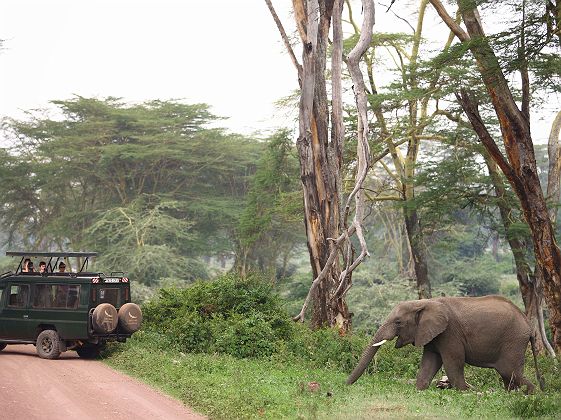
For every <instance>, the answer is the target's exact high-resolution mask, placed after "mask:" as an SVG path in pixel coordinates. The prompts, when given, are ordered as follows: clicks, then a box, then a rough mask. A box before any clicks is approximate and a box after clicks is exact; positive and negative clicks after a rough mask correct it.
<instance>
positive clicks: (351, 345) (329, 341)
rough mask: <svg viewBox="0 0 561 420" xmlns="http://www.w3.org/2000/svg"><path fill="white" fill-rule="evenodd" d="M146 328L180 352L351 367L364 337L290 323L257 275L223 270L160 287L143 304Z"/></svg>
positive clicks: (145, 331) (146, 331)
mask: <svg viewBox="0 0 561 420" xmlns="http://www.w3.org/2000/svg"><path fill="white" fill-rule="evenodd" d="M143 311H144V319H145V323H144V333H145V334H146V335H147V336H154V334H156V335H162V336H165V338H162V339H161V340H159V342H161V343H172V344H171V346H172V347H174V348H176V349H177V350H179V351H183V352H195V353H211V354H212V353H219V354H228V355H231V356H234V357H237V358H263V357H274V358H275V360H277V361H280V362H288V363H300V364H302V363H304V364H306V365H307V366H310V367H311V368H323V367H325V366H328V367H331V368H333V369H337V370H343V371H345V372H348V371H350V370H351V369H353V368H354V366H355V365H356V363H357V360H358V358H359V357H360V355H361V353H362V350H363V349H364V347H365V346H366V343H367V338H366V337H364V336H362V335H359V334H356V335H354V336H353V335H351V336H346V337H344V336H340V335H339V333H338V331H337V330H335V329H321V330H317V331H311V330H310V329H309V328H308V327H307V326H305V325H302V324H297V323H294V322H293V321H292V320H291V319H290V317H289V315H288V314H287V312H286V311H285V309H284V308H283V305H282V301H281V300H280V298H279V297H278V296H277V295H276V294H275V293H274V292H273V290H272V288H271V287H270V283H269V282H267V281H264V280H263V279H261V278H259V277H256V276H254V277H251V278H248V279H240V278H238V277H236V276H234V275H226V276H223V277H220V278H218V279H216V280H213V281H204V282H203V281H199V282H196V283H194V284H193V285H192V286H190V287H187V288H182V289H179V288H164V289H161V290H160V292H159V297H158V298H157V299H156V300H153V301H151V302H148V303H146V304H144V306H143Z"/></svg>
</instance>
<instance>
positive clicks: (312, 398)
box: [105, 332, 561, 419]
mask: <svg viewBox="0 0 561 420" xmlns="http://www.w3.org/2000/svg"><path fill="white" fill-rule="evenodd" d="M418 358H419V352H418V351H417V350H416V349H414V348H411V347H409V348H404V349H400V350H396V349H394V348H391V347H390V346H388V347H383V348H382V349H381V350H380V352H379V353H378V355H377V356H376V361H375V363H373V364H372V365H373V366H372V368H371V370H372V371H374V370H375V371H376V372H374V373H373V374H365V375H363V377H361V378H360V379H359V380H358V381H357V383H355V384H354V385H352V386H347V385H345V379H346V376H347V373H348V372H344V371H343V370H341V369H337V368H335V367H328V368H317V367H314V365H315V363H314V362H313V361H309V362H306V361H304V360H301V361H300V362H296V361H292V362H290V361H285V360H279V359H278V358H277V359H275V358H263V359H239V358H235V357H233V356H230V355H216V354H215V355H212V354H205V353H197V354H192V353H182V352H180V351H178V350H174V349H171V348H170V346H169V343H168V342H167V339H166V338H164V337H163V336H161V335H158V334H156V333H147V332H140V333H138V334H136V335H135V336H134V337H133V339H131V340H129V341H128V342H127V343H126V344H119V345H114V346H112V348H111V349H110V352H109V354H108V357H107V358H106V359H105V362H106V363H108V364H109V365H110V366H112V367H114V368H116V369H118V370H121V371H123V372H125V373H127V374H129V375H131V376H134V377H137V378H139V379H140V380H142V381H144V382H146V383H148V384H150V385H152V386H154V387H155V388H158V389H160V390H162V391H163V392H165V393H167V394H169V395H171V396H173V397H175V398H177V399H179V400H181V401H183V402H184V403H185V404H187V405H189V406H191V407H193V408H194V409H195V410H197V411H198V412H200V413H202V414H206V415H207V416H209V417H210V418H211V419H234V418H235V419H251V418H269V419H280V418H289V419H298V418H302V419H315V418H318V419H323V418H330V419H369V418H400V419H401V418H429V417H431V418H442V419H444V418H460V419H461V418H497V419H503V418H531V417H537V418H551V419H557V418H559V417H560V416H561V392H560V389H561V383H560V382H561V380H560V379H559V377H560V375H559V374H560V372H559V367H558V366H556V365H554V364H553V363H552V362H548V361H547V360H545V359H542V360H540V365H541V366H543V367H545V379H546V382H547V384H548V390H546V392H539V391H538V392H537V393H536V394H535V395H533V396H525V395H523V394H522V393H521V392H510V393H507V392H505V391H504V390H503V388H502V386H501V385H500V383H499V378H498V375H497V374H496V373H494V371H492V370H490V369H476V368H468V369H467V371H466V378H467V381H468V382H469V383H470V384H471V385H472V386H473V389H472V390H470V391H467V392H458V391H455V390H440V389H437V388H436V387H435V386H434V384H433V385H432V387H431V388H430V389H428V390H426V391H417V390H416V389H415V385H414V382H415V381H414V378H415V375H416V370H417V367H416V363H415V362H416V361H418ZM527 370H528V372H527V375H528V377H530V378H532V377H531V374H532V371H531V369H529V368H528V369H527ZM532 381H533V382H534V383H535V378H532ZM315 383H317V384H318V385H319V389H318V390H316V389H315V388H316V385H315Z"/></svg>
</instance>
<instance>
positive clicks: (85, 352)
mask: <svg viewBox="0 0 561 420" xmlns="http://www.w3.org/2000/svg"><path fill="white" fill-rule="evenodd" d="M104 347H105V346H103V345H99V344H98V345H91V346H87V345H86V346H82V347H78V348H77V349H76V353H78V356H80V359H97V358H98V357H99V354H100V353H101V350H103V348H104Z"/></svg>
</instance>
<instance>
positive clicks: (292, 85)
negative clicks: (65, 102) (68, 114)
mask: <svg viewBox="0 0 561 420" xmlns="http://www.w3.org/2000/svg"><path fill="white" fill-rule="evenodd" d="M276 3H278V6H279V13H280V14H281V17H283V18H284V19H285V20H289V15H288V10H289V6H290V5H291V2H289V1H288V0H281V1H277V2H276ZM289 23H292V22H291V21H290V22H289ZM0 39H4V40H5V41H4V50H3V51H1V52H0V80H1V85H0V115H1V116H6V115H7V116H14V117H20V116H21V115H22V113H21V110H28V109H32V108H38V107H39V108H42V107H46V106H47V105H48V101H49V100H53V99H68V98H70V97H72V95H75V94H76V95H80V96H85V97H99V98H103V97H107V96H115V97H122V98H123V99H124V100H125V101H143V100H149V99H162V100H166V99H172V98H176V99H184V100H185V101H186V102H188V103H198V102H205V103H208V104H209V105H211V106H212V109H213V111H214V112H215V113H216V114H218V115H221V116H225V117H229V120H228V121H226V122H224V125H225V126H227V127H228V128H231V129H232V130H234V131H240V132H244V133H248V132H252V131H254V130H257V129H264V128H268V127H269V126H271V124H279V123H282V121H279V120H278V119H277V120H276V121H271V117H272V115H273V113H274V111H275V109H274V105H273V102H274V101H276V100H277V99H279V98H280V97H283V96H286V95H288V94H290V93H291V92H292V91H293V90H294V89H296V88H297V86H298V84H297V78H296V73H295V70H294V69H293V68H292V64H291V62H290V60H289V58H288V56H287V55H286V54H285V53H284V47H283V46H282V44H281V42H280V37H279V35H278V32H277V31H276V28H275V27H274V23H273V20H272V18H271V16H270V14H269V11H268V9H267V7H266V5H265V2H264V1H263V0H237V1H233V0H199V1H195V0H2V1H1V2H0Z"/></svg>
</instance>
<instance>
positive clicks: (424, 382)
mask: <svg viewBox="0 0 561 420" xmlns="http://www.w3.org/2000/svg"><path fill="white" fill-rule="evenodd" d="M441 366H442V358H441V357H440V354H438V353H435V352H432V351H429V350H426V349H425V350H423V357H422V359H421V368H420V369H419V372H418V373H417V389H418V390H423V389H427V388H428V387H429V385H430V383H431V381H432V378H434V375H436V372H438V370H439V369H440V367H441Z"/></svg>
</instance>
